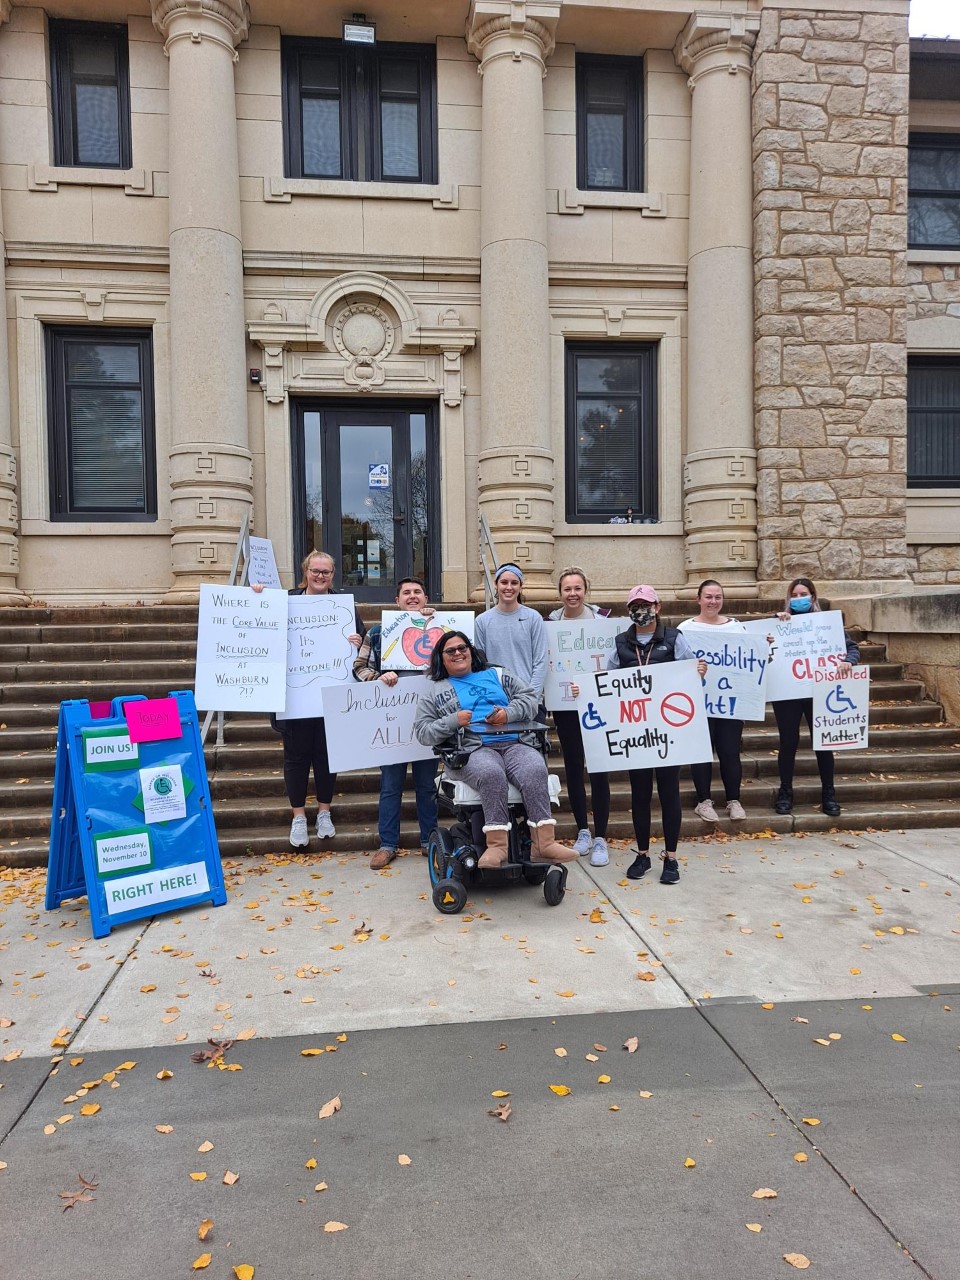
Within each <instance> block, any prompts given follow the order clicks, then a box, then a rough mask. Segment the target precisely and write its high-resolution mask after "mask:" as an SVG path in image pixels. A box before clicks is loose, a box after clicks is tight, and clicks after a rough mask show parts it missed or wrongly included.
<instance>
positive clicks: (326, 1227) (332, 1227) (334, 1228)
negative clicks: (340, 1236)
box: [323, 1222, 347, 1231]
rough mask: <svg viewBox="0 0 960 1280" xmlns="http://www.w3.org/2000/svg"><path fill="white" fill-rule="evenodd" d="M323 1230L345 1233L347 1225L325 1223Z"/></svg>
mask: <svg viewBox="0 0 960 1280" xmlns="http://www.w3.org/2000/svg"><path fill="white" fill-rule="evenodd" d="M323 1229H324V1231H346V1230H347V1224H346V1223H345V1222H325V1223H324V1224H323Z"/></svg>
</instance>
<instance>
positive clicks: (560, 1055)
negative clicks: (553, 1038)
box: [553, 1049, 567, 1058]
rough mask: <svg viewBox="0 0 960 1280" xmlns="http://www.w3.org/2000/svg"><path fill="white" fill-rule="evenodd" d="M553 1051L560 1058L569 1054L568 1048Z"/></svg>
mask: <svg viewBox="0 0 960 1280" xmlns="http://www.w3.org/2000/svg"><path fill="white" fill-rule="evenodd" d="M553 1052H554V1053H555V1054H556V1055H557V1057H558V1058H565V1057H566V1056H567V1051H566V1049H554V1051H553Z"/></svg>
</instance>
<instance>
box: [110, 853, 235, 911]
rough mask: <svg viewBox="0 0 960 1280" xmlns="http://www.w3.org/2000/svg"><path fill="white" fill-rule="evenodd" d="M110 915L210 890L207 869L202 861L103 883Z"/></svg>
mask: <svg viewBox="0 0 960 1280" xmlns="http://www.w3.org/2000/svg"><path fill="white" fill-rule="evenodd" d="M103 890H104V894H105V895H106V899H107V915H109V916H116V915H122V914H123V912H124V911H132V910H133V909H134V908H135V907H145V906H152V905H153V904H155V903H156V904H159V903H161V902H170V901H171V900H172V899H173V898H193V897H196V896H197V895H199V894H202V893H208V892H209V890H210V881H209V880H208V878H207V868H206V865H205V864H204V863H202V862H191V863H189V864H188V865H187V866H185V867H167V868H166V869H165V870H164V871H148V872H147V873H146V874H145V875H140V876H122V877H120V878H118V879H116V880H108V881H107V882H106V883H105V884H104V886H103Z"/></svg>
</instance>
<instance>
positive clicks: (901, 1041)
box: [890, 1031, 907, 1044]
mask: <svg viewBox="0 0 960 1280" xmlns="http://www.w3.org/2000/svg"><path fill="white" fill-rule="evenodd" d="M890 1039H891V1040H896V1042H897V1044H906V1043H907V1037H906V1036H901V1035H898V1034H897V1032H896V1031H891V1033H890Z"/></svg>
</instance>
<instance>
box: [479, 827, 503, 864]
mask: <svg viewBox="0 0 960 1280" xmlns="http://www.w3.org/2000/svg"><path fill="white" fill-rule="evenodd" d="M483 834H484V835H485V836H486V837H487V847H486V849H484V851H483V853H482V854H481V855H480V858H479V861H478V862H477V866H478V867H479V868H480V869H481V870H482V871H496V869H497V868H498V867H502V866H503V864H504V863H505V862H506V860H507V858H508V857H509V850H508V848H507V837H508V836H509V834H510V832H509V831H504V830H503V828H502V827H484V829H483Z"/></svg>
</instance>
